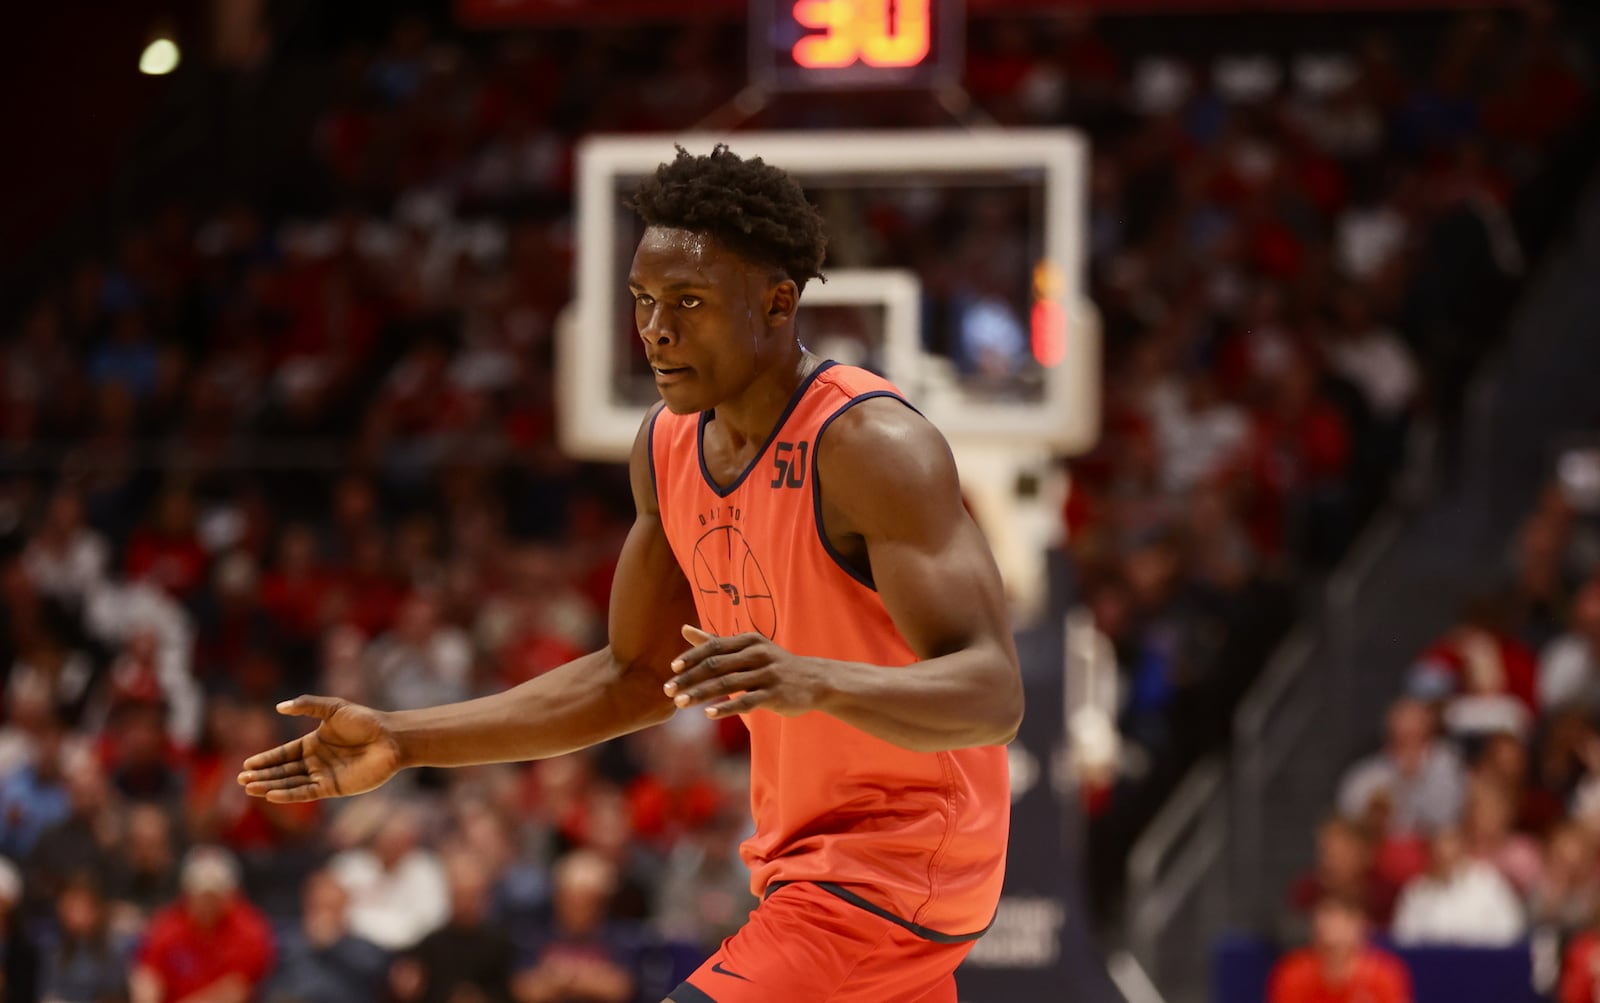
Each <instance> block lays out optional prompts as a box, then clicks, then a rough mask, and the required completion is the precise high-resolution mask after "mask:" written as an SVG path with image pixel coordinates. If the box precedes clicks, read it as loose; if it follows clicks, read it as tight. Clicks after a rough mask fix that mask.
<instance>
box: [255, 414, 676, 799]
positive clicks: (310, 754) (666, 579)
mask: <svg viewBox="0 0 1600 1003" xmlns="http://www.w3.org/2000/svg"><path fill="white" fill-rule="evenodd" d="M629 474H630V477H631V479H632V482H633V495H634V504H635V506H636V508H637V510H638V515H637V517H636V519H635V520H634V524H633V528H632V529H631V530H630V531H629V533H628V539H627V542H626V543H624V544H623V547H622V556H621V558H620V560H619V562H618V564H617V576H616V581H615V583H614V585H613V586H612V590H611V610H610V617H609V624H608V627H609V632H610V643H609V644H608V645H607V646H606V647H605V648H603V649H601V650H600V651H596V652H593V653H591V654H588V655H584V656H583V657H581V658H578V659H575V660H573V661H571V662H568V663H567V664H566V665H563V666H560V667H559V668H555V669H552V670H551V671H549V672H547V673H545V674H544V675H542V676H539V677H538V678H537V679H532V680H529V681H528V682H526V683H523V684H522V685H520V686H517V687H514V688H512V689H509V690H506V691H504V692H501V693H496V694H493V695H491V696H486V697H480V698H478V699H477V700H468V701H465V702H463V703H455V704H446V705H444V706H440V707H429V708H427V709H424V710H412V711H394V712H390V711H380V710H374V709H373V708H370V707H362V706H360V705H358V704H352V703H349V702H348V701H345V700H339V699H335V698H332V697H320V696H302V697H297V698H296V699H294V700H290V701H285V702H284V703H283V704H280V705H279V708H278V709H279V711H280V712H281V713H285V714H294V715H300V716H309V717H315V718H318V719H319V722H320V723H319V724H318V725H317V728H316V730H315V731H313V732H311V733H310V734H308V735H305V736H303V737H301V738H297V739H295V740H294V741H292V742H287V743H285V744H283V745H281V746H279V747H277V748H276V749H269V750H267V751H265V752H262V753H258V754H257V755H254V756H251V757H250V758H249V759H247V760H245V762H244V770H243V772H241V773H240V774H239V782H240V783H241V784H244V785H245V790H246V791H248V792H249V793H250V794H253V795H256V796H258V797H265V798H267V799H268V800H270V801H278V802H286V801H314V800H317V799H319V798H326V797H337V796H340V795H349V794H360V793H362V792H364V791H369V790H372V789H373V788H375V787H378V786H380V785H381V784H383V783H385V782H386V781H388V779H389V778H390V777H392V776H394V775H395V774H396V773H398V772H399V771H400V770H403V769H405V768H406V767H410V766H466V765H470V764H475V763H498V762H515V761H520V760H525V759H542V758H545V757H549V756H558V755H561V754H563V753H567V752H572V751H574V750H577V749H581V748H585V747H587V746H590V745H594V744H595V743H597V742H603V741H605V740H606V739H609V738H615V737H617V736H618V735H625V734H627V733H629V732H631V731H637V730H638V729H640V728H643V727H645V726H647V725H651V724H655V723H657V722H659V721H663V720H665V719H666V718H668V717H670V716H671V715H672V712H673V709H674V708H673V706H672V703H671V702H670V701H669V700H668V699H667V697H665V696H664V695H663V694H662V692H661V684H662V682H663V681H664V680H665V679H668V678H670V677H671V674H672V673H671V670H670V669H669V667H668V666H669V663H670V662H671V661H672V659H673V658H674V657H676V656H677V654H678V653H679V652H680V651H681V650H682V648H683V643H682V641H681V640H680V637H679V633H678V631H679V627H680V625H681V624H683V623H694V622H696V615H695V609H694V598H693V595H692V593H691V592H690V589H689V583H688V581H687V580H686V579H685V578H684V577H683V572H682V570H681V569H680V568H679V567H678V563H677V560H676V559H675V558H674V557H673V555H672V550H671V548H670V547H669V545H668V544H667V538H666V534H665V532H663V530H662V528H661V515H660V510H659V509H658V508H657V507H656V497H655V486H654V485H653V484H652V483H651V479H650V454H649V420H648V419H647V420H646V422H645V425H644V426H643V427H641V428H640V430H639V437H638V439H637V440H635V442H634V446H633V455H632V457H631V458H630V461H629Z"/></svg>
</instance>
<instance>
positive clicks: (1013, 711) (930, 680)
mask: <svg viewBox="0 0 1600 1003" xmlns="http://www.w3.org/2000/svg"><path fill="white" fill-rule="evenodd" d="M828 680H829V692H828V694H827V696H826V697H825V698H824V701H823V705H822V707H821V709H822V710H823V711H824V712H826V713H828V714H832V715H833V716H834V717H837V718H839V719H840V720H842V721H845V722H846V723H848V724H851V725H854V726H855V727H857V728H860V729H861V730H862V731H864V732H866V733H867V734H869V735H873V736H876V737H878V738H881V739H883V740H884V741H886V742H892V743H894V744H895V745H898V746H900V747H902V748H906V749H911V750H913V751H916V752H944V751H947V750H950V749H965V748H972V747H974V746H984V745H1004V744H1005V743H1007V742H1010V741H1011V740H1012V739H1013V738H1015V737H1016V734H1017V726H1018V725H1019V724H1020V723H1021V721H1022V682H1021V679H1020V678H1019V677H1018V674H1017V669H1016V666H1015V665H1014V664H1012V663H1011V661H1010V659H1009V658H1008V657H1006V655H1004V654H1003V653H1001V652H999V651H987V650H985V649H982V648H969V649H965V650H962V651H957V652H953V653H951V654H948V655H943V656H940V657H938V658H930V659H927V660H925V661H921V662H917V663H915V664H913V665H904V666H884V665H869V664H866V663H861V662H838V663H834V665H832V666H830V671H829V673H828Z"/></svg>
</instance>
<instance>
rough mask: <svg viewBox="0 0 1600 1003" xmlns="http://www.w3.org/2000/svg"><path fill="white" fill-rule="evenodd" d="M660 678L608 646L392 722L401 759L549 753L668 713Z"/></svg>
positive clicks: (423, 762) (504, 759)
mask: <svg viewBox="0 0 1600 1003" xmlns="http://www.w3.org/2000/svg"><path fill="white" fill-rule="evenodd" d="M672 710H673V707H672V704H671V702H670V701H668V700H667V699H666V698H665V697H664V696H662V694H661V686H660V683H659V681H658V680H656V679H655V678H654V677H653V676H651V675H650V674H649V673H647V672H642V671H639V670H637V669H635V670H630V669H629V668H628V667H627V666H625V665H622V664H620V663H619V662H618V660H617V659H616V658H615V657H614V656H613V655H612V653H611V650H610V649H609V648H607V649H603V650H601V651H597V652H594V653H592V654H589V655H584V656H582V657H581V658H576V659H574V660H573V661H570V662H568V663H567V664H565V665H562V666H560V667H558V668H555V669H551V670H550V671H549V672H546V673H545V674H543V675H541V676H539V677H538V678H536V679H530V680H528V681H527V682H525V683H522V684H521V685H519V686H515V687H513V688H511V689H509V690H505V691H504V692H501V693H495V694H492V695H490V696H486V697H479V698H478V699H476V700H467V701H463V702H461V703H454V704H445V705H443V706H440V707H428V708H425V709H423V710H411V711H397V712H395V713H393V714H391V715H390V717H389V726H390V728H391V729H393V731H394V734H395V736H396V738H397V739H398V740H399V743H400V749H401V760H402V762H403V763H404V765H406V766H472V765H477V764H480V763H508V762H520V761H522V760H528V759H547V758H549V757H552V756H560V755H564V754H565V753H568V752H575V751H577V750H578V749H583V748H587V747H589V746H591V745H594V744H596V743H598V742H603V741H606V740H607V739H610V738H616V737H617V736H619V735H626V734H628V733H629V732H633V731H637V730H639V729H640V728H643V727H646V726H647V725H651V724H655V723H657V722H659V721H663V720H665V719H666V718H668V717H670V716H671V715H672Z"/></svg>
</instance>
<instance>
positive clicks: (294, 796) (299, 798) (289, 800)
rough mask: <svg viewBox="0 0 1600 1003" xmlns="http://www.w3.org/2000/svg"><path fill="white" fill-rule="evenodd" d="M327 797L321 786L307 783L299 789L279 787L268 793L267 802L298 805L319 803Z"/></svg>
mask: <svg viewBox="0 0 1600 1003" xmlns="http://www.w3.org/2000/svg"><path fill="white" fill-rule="evenodd" d="M327 796H328V795H327V794H326V793H324V791H323V790H322V787H321V785H319V784H315V783H311V782H307V783H304V784H301V785H300V786H299V787H281V788H278V789H277V790H271V791H268V792H267V794H266V797H267V800H268V801H271V802H272V803H273V804H299V803H300V802H303V801H320V800H321V799H322V798H324V797H327Z"/></svg>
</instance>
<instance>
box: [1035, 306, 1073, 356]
mask: <svg viewBox="0 0 1600 1003" xmlns="http://www.w3.org/2000/svg"><path fill="white" fill-rule="evenodd" d="M1030 321H1031V323H1030V325H1029V326H1030V327H1031V328H1032V331H1031V332H1030V333H1031V334H1032V335H1033V337H1032V342H1033V357H1034V359H1036V360H1037V361H1038V363H1039V365H1041V366H1044V367H1045V368H1046V369H1052V368H1054V367H1056V366H1059V365H1061V361H1062V360H1063V359H1065V358H1066V357H1067V311H1066V310H1065V309H1063V308H1062V306H1061V304H1060V303H1057V302H1056V301H1055V300H1048V299H1042V300H1036V301H1034V304H1033V316H1032V317H1031V318H1030Z"/></svg>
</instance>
